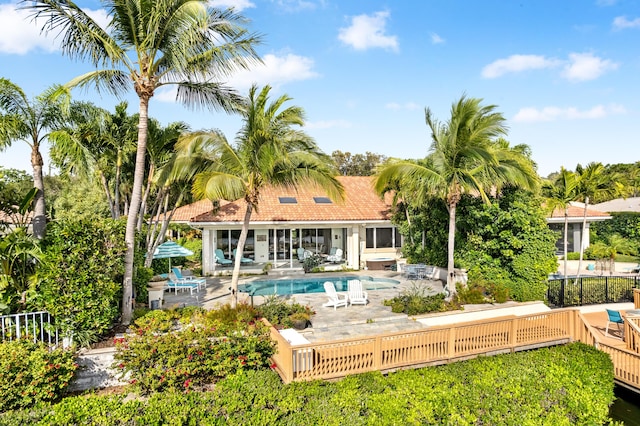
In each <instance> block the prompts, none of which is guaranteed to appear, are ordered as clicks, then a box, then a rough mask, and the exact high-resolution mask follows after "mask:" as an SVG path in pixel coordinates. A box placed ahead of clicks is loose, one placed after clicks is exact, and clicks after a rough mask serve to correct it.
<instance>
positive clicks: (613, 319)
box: [604, 309, 624, 338]
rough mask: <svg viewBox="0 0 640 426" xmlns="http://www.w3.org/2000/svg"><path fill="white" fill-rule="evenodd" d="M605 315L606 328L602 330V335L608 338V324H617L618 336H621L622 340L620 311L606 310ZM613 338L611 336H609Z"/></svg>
mask: <svg viewBox="0 0 640 426" xmlns="http://www.w3.org/2000/svg"><path fill="white" fill-rule="evenodd" d="M607 315H608V317H609V318H608V319H607V328H605V330H604V335H605V336H608V335H609V324H612V323H613V324H618V330H620V334H621V335H622V338H624V328H623V326H624V319H623V318H622V315H620V311H613V310H611V309H607ZM611 337H613V336H611Z"/></svg>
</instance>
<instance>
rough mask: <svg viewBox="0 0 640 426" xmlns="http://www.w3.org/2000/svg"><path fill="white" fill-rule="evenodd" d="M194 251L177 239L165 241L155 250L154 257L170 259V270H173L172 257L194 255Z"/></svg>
mask: <svg viewBox="0 0 640 426" xmlns="http://www.w3.org/2000/svg"><path fill="white" fill-rule="evenodd" d="M192 255H193V252H192V251H191V250H189V249H186V248H184V247H182V246H181V245H180V244H178V243H176V242H175V241H165V242H164V243H162V244H160V245H159V246H158V248H156V251H154V252H153V258H154V259H169V272H171V258H172V257H185V256H192Z"/></svg>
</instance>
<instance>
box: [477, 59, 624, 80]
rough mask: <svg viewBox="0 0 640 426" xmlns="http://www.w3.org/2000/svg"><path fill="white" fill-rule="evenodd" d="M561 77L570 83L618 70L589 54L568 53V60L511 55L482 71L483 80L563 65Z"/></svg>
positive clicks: (607, 62) (616, 66)
mask: <svg viewBox="0 0 640 426" xmlns="http://www.w3.org/2000/svg"><path fill="white" fill-rule="evenodd" d="M563 64H564V66H563V71H562V73H561V76H562V77H563V78H566V79H567V80H570V81H587V80H594V79H596V78H598V77H600V76H601V75H602V74H604V73H605V72H607V71H612V70H615V69H617V68H618V64H616V63H615V62H612V61H610V60H609V59H602V58H600V57H598V56H594V55H593V54H591V53H570V54H569V59H567V60H564V61H563V60H559V59H553V58H546V57H544V56H541V55H511V56H509V57H508V58H505V59H498V60H497V61H494V62H492V63H490V64H489V65H487V66H485V67H484V68H483V69H482V76H483V77H484V78H497V77H501V76H503V75H505V74H508V73H515V72H522V71H527V70H534V69H545V68H556V67H558V66H560V65H563Z"/></svg>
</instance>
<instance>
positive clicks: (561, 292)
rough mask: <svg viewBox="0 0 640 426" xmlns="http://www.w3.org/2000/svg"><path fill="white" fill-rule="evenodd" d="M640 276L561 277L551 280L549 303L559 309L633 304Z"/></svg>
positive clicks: (548, 294) (639, 286)
mask: <svg viewBox="0 0 640 426" xmlns="http://www.w3.org/2000/svg"><path fill="white" fill-rule="evenodd" d="M634 288H640V276H584V277H580V278H578V279H577V282H576V278H575V277H566V278H563V277H560V278H552V279H550V280H549V288H548V290H547V301H548V303H549V305H552V306H557V307H561V308H562V307H567V306H583V305H593V304H603V303H621V302H633V301H634V295H633V289H634Z"/></svg>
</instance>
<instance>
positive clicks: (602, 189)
mask: <svg viewBox="0 0 640 426" xmlns="http://www.w3.org/2000/svg"><path fill="white" fill-rule="evenodd" d="M575 174H576V179H577V185H576V191H575V195H576V200H575V201H582V202H583V203H584V212H583V215H582V233H581V234H580V238H581V241H580V259H579V261H578V273H577V275H576V282H578V278H579V277H580V271H581V270H582V258H583V257H584V249H585V247H584V237H585V234H586V232H587V209H588V208H589V201H590V200H594V199H595V200H597V199H611V198H615V197H616V195H617V194H618V192H619V190H620V188H622V185H621V184H620V183H618V182H617V180H615V179H616V178H617V174H613V175H610V174H607V173H606V169H605V168H604V166H603V165H602V163H595V162H594V163H589V164H587V167H582V166H581V165H580V164H578V166H577V167H576V173H575ZM612 177H613V178H614V180H613V181H612V179H611V178H612Z"/></svg>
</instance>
